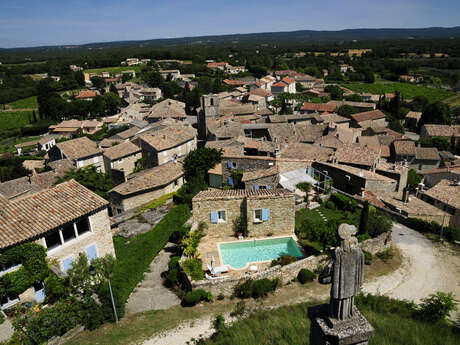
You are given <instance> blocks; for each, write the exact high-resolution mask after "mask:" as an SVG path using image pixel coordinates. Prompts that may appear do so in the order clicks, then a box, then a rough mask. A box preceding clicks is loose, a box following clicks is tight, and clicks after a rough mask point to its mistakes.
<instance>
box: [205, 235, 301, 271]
mask: <svg viewBox="0 0 460 345" xmlns="http://www.w3.org/2000/svg"><path fill="white" fill-rule="evenodd" d="M281 237H293V238H294V239H295V240H297V237H296V236H295V234H294V233H293V232H286V233H284V234H278V235H277V236H276V237H271V236H267V237H251V236H250V237H245V238H244V240H242V241H248V240H254V239H255V240H269V239H275V238H281ZM222 242H226V243H229V242H241V240H238V239H237V238H236V237H235V236H226V237H209V236H205V237H203V238H202V239H201V241H200V245H199V246H198V252H199V253H201V260H202V263H203V270H204V271H207V265H211V259H212V257H213V256H214V259H215V260H216V262H215V265H216V266H222V265H223V263H222V261H221V257H220V253H219V248H218V246H219V244H220V243H222ZM270 264H271V261H265V262H255V263H254V265H256V266H257V268H258V271H261V270H264V269H266V268H268V267H270ZM249 266H250V265H248V266H246V267H245V268H243V269H233V268H230V271H229V272H227V273H225V275H226V276H240V275H241V274H242V273H244V272H249Z"/></svg>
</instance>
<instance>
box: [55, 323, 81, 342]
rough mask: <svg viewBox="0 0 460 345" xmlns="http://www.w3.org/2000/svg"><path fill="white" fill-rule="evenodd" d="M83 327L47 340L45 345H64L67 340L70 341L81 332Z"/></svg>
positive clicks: (77, 327)
mask: <svg viewBox="0 0 460 345" xmlns="http://www.w3.org/2000/svg"><path fill="white" fill-rule="evenodd" d="M84 329H85V327H83V326H82V325H79V326H76V327H74V328H72V329H71V330H70V331H68V332H67V333H65V334H63V335H61V336H60V337H52V338H51V339H50V340H48V342H47V344H48V345H62V344H65V343H66V342H67V341H68V340H70V339H72V338H73V337H75V336H76V335H77V334H79V333H81V332H83V331H84Z"/></svg>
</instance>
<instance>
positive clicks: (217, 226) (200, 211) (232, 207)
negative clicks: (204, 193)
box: [193, 198, 246, 237]
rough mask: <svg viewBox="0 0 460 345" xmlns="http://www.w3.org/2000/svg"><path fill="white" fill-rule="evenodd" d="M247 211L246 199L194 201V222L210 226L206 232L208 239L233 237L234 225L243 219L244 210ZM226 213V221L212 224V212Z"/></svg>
mask: <svg viewBox="0 0 460 345" xmlns="http://www.w3.org/2000/svg"><path fill="white" fill-rule="evenodd" d="M245 209H246V205H245V199H243V198H241V199H224V200H217V201H216V200H201V201H196V200H195V201H193V222H194V224H200V223H201V222H204V223H206V224H208V228H207V229H206V230H205V231H204V232H205V234H206V235H207V236H208V237H226V236H232V235H233V234H234V233H235V232H234V230H233V229H234V227H233V224H234V222H235V221H236V220H237V219H240V218H241V212H242V210H245ZM217 211H225V214H226V219H225V221H222V222H219V223H211V212H217Z"/></svg>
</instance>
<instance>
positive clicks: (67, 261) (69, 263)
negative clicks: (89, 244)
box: [62, 258, 73, 273]
mask: <svg viewBox="0 0 460 345" xmlns="http://www.w3.org/2000/svg"><path fill="white" fill-rule="evenodd" d="M72 262H73V258H67V259H64V260H62V266H64V273H67V271H68V270H70V269H71V268H72Z"/></svg>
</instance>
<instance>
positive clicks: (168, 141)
mask: <svg viewBox="0 0 460 345" xmlns="http://www.w3.org/2000/svg"><path fill="white" fill-rule="evenodd" d="M196 134H197V131H196V129H195V128H193V127H190V126H182V125H172V126H168V127H167V128H165V129H162V130H158V131H154V132H150V133H146V134H142V135H141V136H140V138H141V139H142V140H143V141H144V142H146V143H148V144H149V145H150V146H152V147H153V148H155V150H157V151H163V150H166V149H169V148H172V147H175V146H178V145H180V144H183V143H185V142H187V141H190V140H193V139H194V138H195V137H196Z"/></svg>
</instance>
